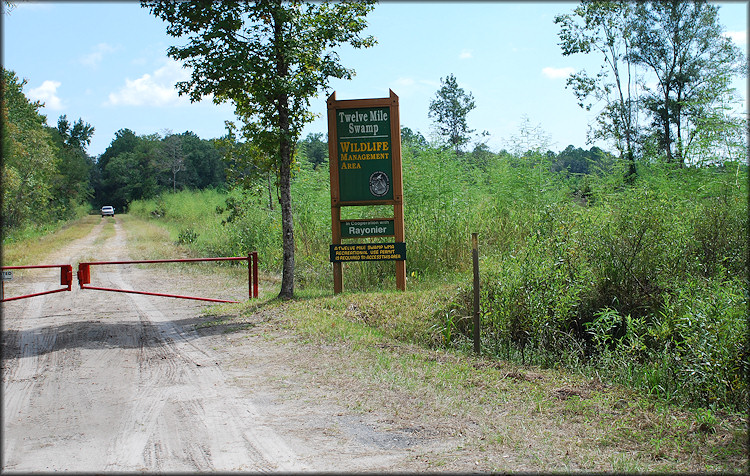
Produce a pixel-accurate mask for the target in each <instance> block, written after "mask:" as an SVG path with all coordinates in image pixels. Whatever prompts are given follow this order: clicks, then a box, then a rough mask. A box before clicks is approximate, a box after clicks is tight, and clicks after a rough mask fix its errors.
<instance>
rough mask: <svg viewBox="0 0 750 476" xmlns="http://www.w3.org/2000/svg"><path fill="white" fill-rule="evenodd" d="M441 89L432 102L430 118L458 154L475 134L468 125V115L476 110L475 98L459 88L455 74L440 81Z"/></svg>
mask: <svg viewBox="0 0 750 476" xmlns="http://www.w3.org/2000/svg"><path fill="white" fill-rule="evenodd" d="M440 84H441V86H440V89H438V91H437V93H435V99H433V100H432V101H430V110H429V113H428V116H429V117H430V118H432V119H434V120H435V125H436V128H437V131H438V133H439V134H440V135H441V136H444V137H445V138H446V140H447V141H448V144H450V145H451V146H452V147H453V149H454V150H455V151H456V153H460V151H461V147H462V146H463V145H464V144H466V143H467V142H469V134H471V133H472V132H474V130H473V129H469V126H468V125H467V124H466V115H467V114H469V112H471V111H472V110H473V109H474V108H475V105H474V96H472V94H471V93H466V92H465V91H464V90H463V89H462V88H460V87H459V86H458V82H457V81H456V77H455V76H453V74H450V75H448V77H446V78H445V79H442V78H441V79H440Z"/></svg>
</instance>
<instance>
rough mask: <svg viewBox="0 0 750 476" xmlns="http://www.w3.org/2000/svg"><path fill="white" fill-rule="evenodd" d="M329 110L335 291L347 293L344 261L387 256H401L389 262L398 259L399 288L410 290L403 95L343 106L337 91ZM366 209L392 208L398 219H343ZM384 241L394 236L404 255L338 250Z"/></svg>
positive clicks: (329, 103)
mask: <svg viewBox="0 0 750 476" xmlns="http://www.w3.org/2000/svg"><path fill="white" fill-rule="evenodd" d="M327 105H328V156H329V163H330V170H331V234H332V242H333V245H332V246H331V262H332V263H333V289H334V292H335V293H340V292H341V289H342V279H341V278H342V277H341V272H342V268H341V262H343V261H366V260H368V261H369V260H380V259H383V258H381V257H382V256H398V258H390V259H394V260H396V287H397V288H398V289H400V290H405V289H406V264H405V260H406V243H405V240H404V207H403V189H404V187H403V182H402V173H401V125H400V122H399V109H398V96H396V94H395V93H394V92H393V91H390V95H389V97H387V98H375V99H349V100H340V101H339V100H336V93H335V92H334V93H333V94H331V96H330V97H329V98H328V101H327ZM365 205H393V218H373V219H366V220H344V221H342V220H341V207H343V206H365ZM381 236H393V237H394V241H395V243H390V244H389V246H390V245H394V246H396V247H395V248H394V250H395V249H396V248H397V249H398V250H399V253H385V254H381V253H377V254H375V253H372V254H369V253H363V254H356V253H352V254H349V255H344V254H340V253H338V251H339V250H345V249H346V248H341V247H340V246H339V245H341V239H342V238H367V237H381ZM376 245H386V244H385V243H377V244H376ZM356 246H359V245H356ZM350 251H351V250H350ZM344 256H361V257H363V258H362V259H349V258H344ZM376 256H377V258H376ZM339 258H341V259H339Z"/></svg>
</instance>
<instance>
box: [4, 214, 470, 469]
mask: <svg viewBox="0 0 750 476" xmlns="http://www.w3.org/2000/svg"><path fill="white" fill-rule="evenodd" d="M108 220H112V219H110V218H106V219H102V223H101V224H98V225H96V226H95V227H94V229H93V231H92V233H90V234H89V235H88V236H86V237H85V238H83V239H80V240H77V241H75V242H72V243H70V244H69V245H68V246H66V247H65V248H64V249H63V250H62V251H60V252H59V253H55V254H54V255H52V256H48V257H46V258H45V261H46V263H51V264H67V263H70V264H72V265H73V266H74V270H75V269H77V264H78V262H80V261H89V260H126V259H129V258H130V257H129V253H128V242H127V239H126V233H125V230H124V229H123V225H122V222H121V219H120V217H118V218H116V219H115V220H116V223H115V227H114V228H115V233H114V234H112V233H109V234H103V229H104V226H105V223H106V222H107V221H108ZM110 223H111V222H110ZM102 250H106V252H107V255H106V256H102ZM46 263H45V264H46ZM39 264H42V263H39ZM100 268H101V269H97V271H96V273H97V274H96V276H95V279H96V283H97V284H98V285H101V286H107V287H116V288H123V289H134V288H135V289H144V287H145V289H149V286H158V289H159V290H160V291H164V292H173V293H178V294H179V293H184V292H185V287H186V286H187V285H188V284H190V285H192V286H194V287H198V288H201V287H203V288H206V289H196V290H195V292H196V293H204V294H202V295H207V294H206V293H211V292H215V290H216V289H217V288H218V287H221V288H222V292H226V291H227V289H229V291H232V292H236V294H235V296H238V297H241V296H242V292H243V288H244V292H245V293H246V292H247V291H246V289H247V288H246V286H247V283H246V282H245V283H228V284H227V286H228V288H227V287H223V286H217V285H218V284H220V283H216V282H214V281H213V280H212V281H211V282H206V280H192V283H190V280H185V279H182V276H181V275H178V274H179V272H178V271H171V272H167V271H164V270H161V271H159V270H155V269H153V268H151V269H145V268H142V267H135V266H111V267H100ZM50 282H54V278H52V279H50ZM14 285H15V286H16V287H15V288H14V290H13V292H14V293H22V292H24V289H25V290H27V291H28V292H35V291H36V292H38V291H40V290H42V286H43V285H42V284H39V283H34V284H31V283H29V284H25V283H24V282H23V280H20V281H17V282H16V283H14ZM233 287H234V288H233ZM245 295H246V294H245ZM207 305H210V304H206V303H202V302H197V301H185V300H177V299H171V298H159V297H150V296H143V295H134V294H122V293H109V292H102V291H92V290H80V289H78V286H77V283H75V284H74V290H73V291H72V292H63V293H57V294H52V295H47V296H40V297H34V298H30V299H24V300H19V301H12V302H7V303H3V308H2V310H3V355H2V365H3V431H2V444H3V446H2V450H3V451H2V455H3V456H2V470H3V471H4V472H24V473H25V472H29V471H75V472H84V471H85V472H99V471H148V472H152V471H186V472H187V471H206V470H213V471H331V470H336V471H357V470H370V471H381V470H400V471H412V470H420V469H421V470H424V469H426V468H427V467H428V466H427V463H426V462H425V460H427V459H429V458H428V457H426V456H427V455H431V454H439V453H440V452H441V450H442V449H443V448H445V447H447V446H451V445H452V447H453V448H455V447H456V446H455V444H456V443H455V441H451V439H450V438H447V439H446V438H431V437H430V435H428V434H423V433H421V429H420V428H411V427H409V425H408V422H400V421H399V420H398V418H397V417H396V416H393V415H378V414H376V413H366V412H359V413H357V412H353V411H352V410H348V409H346V408H344V406H342V405H340V404H338V403H337V402H336V401H335V399H331V398H329V396H328V395H327V394H325V393H324V392H322V391H321V390H319V389H316V386H315V385H314V380H315V376H314V375H310V373H309V371H302V370H300V369H298V368H296V367H295V365H294V362H295V360H299V359H306V358H307V356H305V355H298V353H299V352H301V351H304V349H301V347H300V346H298V345H291V344H290V345H288V346H285V344H284V341H283V339H278V338H274V339H268V338H264V336H263V335H262V334H258V333H256V334H252V333H248V334H246V335H243V336H238V335H231V334H226V333H221V332H218V331H216V332H200V331H199V330H196V324H199V323H201V322H205V321H206V317H204V316H202V315H201V310H202V309H203V308H205V307H206V306H207ZM308 367H309V366H308Z"/></svg>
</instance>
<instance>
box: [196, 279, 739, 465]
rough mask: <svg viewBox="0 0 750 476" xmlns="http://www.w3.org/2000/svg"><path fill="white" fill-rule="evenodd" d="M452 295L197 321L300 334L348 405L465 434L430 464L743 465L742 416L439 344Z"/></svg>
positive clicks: (344, 297)
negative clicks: (692, 408)
mask: <svg viewBox="0 0 750 476" xmlns="http://www.w3.org/2000/svg"><path fill="white" fill-rule="evenodd" d="M451 294H452V292H451V290H450V289H448V288H445V289H441V290H433V291H432V292H423V291H419V292H415V291H407V292H405V293H395V292H394V293H361V294H341V295H338V296H325V295H320V294H310V295H308V296H301V297H300V298H298V299H296V300H294V301H290V302H281V301H278V300H276V299H267V300H262V301H260V302H259V301H255V302H250V303H247V304H245V305H243V306H242V307H234V308H232V309H227V308H220V310H218V311H209V314H211V313H212V312H213V313H214V314H213V316H212V317H213V319H212V320H211V321H210V322H207V323H205V324H204V325H208V326H223V327H225V330H226V332H245V331H246V329H250V328H254V327H256V326H258V325H261V326H262V325H265V326H269V327H276V328H280V329H283V330H285V331H287V332H291V333H292V334H293V335H296V336H298V341H299V342H300V343H301V344H302V345H304V346H306V347H308V348H309V349H310V350H309V352H310V353H311V354H314V355H316V360H318V362H317V363H316V364H315V367H314V368H312V369H311V370H309V371H315V372H316V373H318V374H319V375H316V379H318V380H316V381H319V382H325V384H326V385H329V386H330V387H331V389H332V393H334V394H336V395H337V396H338V398H340V400H341V401H342V402H343V403H344V404H346V405H347V406H348V407H349V408H352V409H355V410H358V411H362V412H368V411H373V410H375V409H378V410H382V411H384V412H386V413H390V414H393V415H399V417H400V418H408V419H412V420H415V421H416V422H417V424H418V425H421V426H423V427H425V428H430V429H431V431H435V432H437V433H440V434H444V435H447V436H451V437H459V438H461V439H462V441H464V443H462V448H460V449H458V448H457V450H456V453H455V454H451V453H447V454H445V455H444V458H445V460H444V461H443V462H442V463H441V462H440V461H434V462H433V464H434V467H435V468H436V469H438V468H439V467H440V465H441V464H448V463H449V462H455V461H456V460H457V459H459V458H464V457H465V455H466V453H467V452H468V453H470V454H471V455H472V459H476V462H477V466H475V467H479V468H486V469H487V470H490V471H506V470H513V471H517V470H519V469H520V470H528V471H617V472H645V471H657V472H673V471H680V472H682V471H689V472H704V471H707V472H727V473H741V472H743V471H746V470H747V468H748V460H747V449H748V446H747V427H746V424H745V423H746V422H745V420H744V418H743V416H742V415H739V414H728V413H717V414H710V415H706V414H705V412H703V413H698V412H695V411H686V410H682V409H680V408H678V407H675V406H669V405H665V404H664V403H662V402H660V401H658V400H656V399H653V398H649V397H648V396H644V395H641V394H638V393H636V392H633V391H631V390H629V389H627V388H624V387H621V386H613V385H605V384H603V383H602V382H600V381H598V380H596V379H590V378H586V377H583V376H580V375H573V374H570V373H566V372H564V371H561V370H554V369H542V368H540V367H535V366H522V365H518V364H513V363H508V362H502V361H497V360H492V359H488V358H484V357H476V356H474V355H472V354H470V353H465V352H460V351H447V350H444V349H439V348H437V346H434V345H432V344H431V343H434V342H439V340H440V338H441V335H440V332H439V326H436V324H439V322H440V316H439V314H436V313H435V309H437V308H438V307H443V306H444V302H445V299H449V298H450V296H451ZM269 316H272V317H269ZM259 317H260V319H259ZM269 330H270V329H269ZM321 359H323V360H324V361H325V365H324V366H320V362H319V361H320V360H321ZM306 360H307V359H300V362H299V365H300V366H302V367H304V366H305V365H308V363H307V362H306Z"/></svg>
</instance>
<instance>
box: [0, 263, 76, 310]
mask: <svg viewBox="0 0 750 476" xmlns="http://www.w3.org/2000/svg"><path fill="white" fill-rule="evenodd" d="M0 268H2V270H3V271H5V270H13V269H42V268H60V284H61V285H63V286H65V287H64V288H60V289H53V290H51V291H43V292H40V293H33V294H24V295H23V296H15V297H9V298H6V297H5V281H3V283H2V286H3V290H2V299H0V302H7V301H15V300H16V299H24V298H30V297H34V296H41V295H43V294H52V293H59V292H62V291H70V289H71V285H72V283H73V266H71V265H69V264H46V265H34V266H2V267H0Z"/></svg>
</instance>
